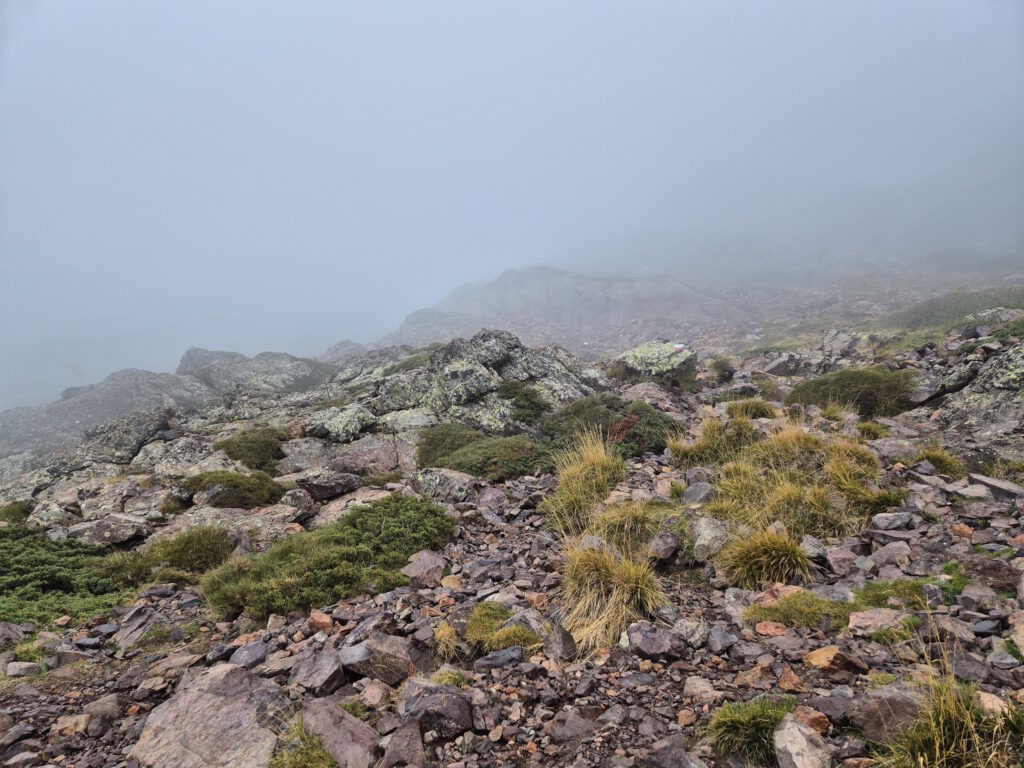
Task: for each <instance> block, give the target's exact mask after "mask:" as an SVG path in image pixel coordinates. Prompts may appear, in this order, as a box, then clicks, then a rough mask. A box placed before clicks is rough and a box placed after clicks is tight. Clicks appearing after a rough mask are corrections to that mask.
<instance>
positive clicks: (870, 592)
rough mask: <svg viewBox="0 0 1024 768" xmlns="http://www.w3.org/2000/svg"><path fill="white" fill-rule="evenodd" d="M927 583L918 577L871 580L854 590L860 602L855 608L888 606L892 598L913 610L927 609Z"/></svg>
mask: <svg viewBox="0 0 1024 768" xmlns="http://www.w3.org/2000/svg"><path fill="white" fill-rule="evenodd" d="M925 583H926V582H924V581H919V580H917V579H897V580H896V581H886V580H884V579H878V580H876V581H869V582H867V583H865V584H864V586H863V587H859V588H858V589H856V590H854V595H855V596H856V600H857V604H858V608H857V609H855V610H863V609H865V608H887V607H888V606H889V602H890V601H892V600H894V601H896V602H897V603H899V604H900V605H902V606H904V607H906V608H909V609H910V610H913V611H923V610H926V609H927V608H928V599H927V598H926V597H925V596H924V585H925Z"/></svg>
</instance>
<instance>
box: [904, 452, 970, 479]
mask: <svg viewBox="0 0 1024 768" xmlns="http://www.w3.org/2000/svg"><path fill="white" fill-rule="evenodd" d="M920 461H927V462H928V463H929V464H931V465H932V466H933V467H935V469H936V471H937V472H938V473H939V474H940V475H949V476H950V477H951V478H953V479H954V480H961V479H963V478H964V477H966V476H967V468H966V467H965V466H964V463H963V462H962V461H961V460H960V459H958V458H957V457H956V456H954V455H953V454H952V453H950V452H949V451H947V450H946V449H945V448H943V447H942V446H940V445H938V444H935V445H929V446H928V447H927V448H923V449H921V452H920V453H918V454H917V458H915V459H914V463H915V464H916V463H917V462H920Z"/></svg>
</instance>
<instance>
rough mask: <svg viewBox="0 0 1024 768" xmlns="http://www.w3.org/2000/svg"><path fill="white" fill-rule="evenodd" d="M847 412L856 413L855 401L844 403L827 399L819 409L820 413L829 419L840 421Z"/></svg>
mask: <svg viewBox="0 0 1024 768" xmlns="http://www.w3.org/2000/svg"><path fill="white" fill-rule="evenodd" d="M848 413H853V414H856V413H857V404H856V403H844V402H840V401H838V400H829V401H828V402H827V403H825V407H824V408H822V409H821V415H822V416H823V417H825V418H826V419H828V420H829V421H842V420H843V419H845V418H846V414H848Z"/></svg>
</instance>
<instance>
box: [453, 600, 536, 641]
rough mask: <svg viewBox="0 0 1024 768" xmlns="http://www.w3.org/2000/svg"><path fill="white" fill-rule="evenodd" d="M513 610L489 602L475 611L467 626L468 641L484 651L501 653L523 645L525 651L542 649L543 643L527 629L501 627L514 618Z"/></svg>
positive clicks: (478, 606)
mask: <svg viewBox="0 0 1024 768" xmlns="http://www.w3.org/2000/svg"><path fill="white" fill-rule="evenodd" d="M512 615H513V613H512V609H511V608H508V607H507V606H504V605H502V604H501V603H496V602H492V601H487V602H483V603H479V604H478V605H477V606H476V608H474V609H473V613H472V614H471V615H470V617H469V622H468V624H467V625H466V639H467V640H469V641H470V642H471V643H473V645H474V646H476V647H477V648H479V649H480V650H482V651H487V652H490V651H500V650H503V649H505V648H511V647H512V646H514V645H521V646H522V647H523V649H524V650H527V651H529V650H533V649H536V648H540V646H541V645H543V641H542V640H541V638H540V637H539V636H538V635H537V633H536V632H533V631H532V630H530V629H529V628H527V627H521V626H511V627H505V628H504V629H502V627H501V625H502V624H504V623H505V622H506V621H508V620H509V619H510V618H512Z"/></svg>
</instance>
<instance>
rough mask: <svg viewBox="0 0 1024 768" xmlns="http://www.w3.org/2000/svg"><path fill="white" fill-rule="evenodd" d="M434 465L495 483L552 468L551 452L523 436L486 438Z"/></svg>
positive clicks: (454, 452) (444, 457)
mask: <svg viewBox="0 0 1024 768" xmlns="http://www.w3.org/2000/svg"><path fill="white" fill-rule="evenodd" d="M434 466H440V467H447V468H448V469H455V470H458V471H459V472H468V473H469V474H471V475H476V476H477V477H483V478H486V479H488V480H490V481H491V482H502V481H504V480H509V479H512V478H516V477H521V476H523V475H531V474H535V473H536V472H537V470H538V469H540V470H545V471H548V470H551V469H552V468H553V463H552V460H551V453H550V451H549V450H548V449H547V448H546V447H545V446H543V445H541V444H540V443H538V442H537V441H536V440H533V439H531V438H529V437H525V436H523V435H518V436H515V437H485V438H483V439H481V440H475V441H473V442H472V443H470V444H469V445H464V446H463V447H461V448H459V449H458V450H455V451H452V452H451V453H449V454H447V455H445V456H442V457H440V458H439V459H438V461H437V462H436V463H435V464H434Z"/></svg>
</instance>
